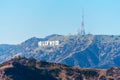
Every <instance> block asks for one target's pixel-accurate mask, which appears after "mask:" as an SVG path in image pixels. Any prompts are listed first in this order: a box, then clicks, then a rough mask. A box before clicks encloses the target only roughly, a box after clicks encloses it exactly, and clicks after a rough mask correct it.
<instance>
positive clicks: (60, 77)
mask: <svg viewBox="0 0 120 80" xmlns="http://www.w3.org/2000/svg"><path fill="white" fill-rule="evenodd" d="M0 80H120V68H117V67H113V68H110V69H108V70H102V69H101V70H100V69H99V70H97V69H80V68H77V67H70V66H67V65H63V64H57V63H48V62H45V61H39V60H36V59H34V58H25V57H20V56H17V57H15V58H12V59H11V60H9V61H7V62H4V63H3V64H1V65H0Z"/></svg>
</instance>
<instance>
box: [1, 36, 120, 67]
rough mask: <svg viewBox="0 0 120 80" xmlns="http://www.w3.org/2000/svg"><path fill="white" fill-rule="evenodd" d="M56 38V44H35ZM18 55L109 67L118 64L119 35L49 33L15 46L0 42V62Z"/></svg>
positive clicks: (79, 64)
mask: <svg viewBox="0 0 120 80" xmlns="http://www.w3.org/2000/svg"><path fill="white" fill-rule="evenodd" d="M54 40H59V41H60V45H59V46H54V47H52V46H49V47H39V46H38V42H39V41H54ZM16 55H22V56H25V57H34V58H36V59H37V60H44V61H48V62H56V63H62V64H67V65H70V66H78V67H81V68H110V67H114V66H117V67H119V66H120V36H115V35H84V36H80V35H66V36H65V35H57V34H54V35H50V36H47V37H45V38H36V37H33V38H31V39H28V40H26V41H25V42H23V43H21V44H19V45H4V44H2V45H0V63H2V62H5V61H7V60H9V59H10V58H12V57H14V56H16Z"/></svg>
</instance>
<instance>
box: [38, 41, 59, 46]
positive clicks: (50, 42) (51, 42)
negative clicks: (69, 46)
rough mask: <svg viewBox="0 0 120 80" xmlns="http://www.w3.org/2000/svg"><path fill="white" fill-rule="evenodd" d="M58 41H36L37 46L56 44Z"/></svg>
mask: <svg viewBox="0 0 120 80" xmlns="http://www.w3.org/2000/svg"><path fill="white" fill-rule="evenodd" d="M58 45H59V41H40V42H38V46H40V47H41V46H58Z"/></svg>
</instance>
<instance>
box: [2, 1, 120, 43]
mask: <svg viewBox="0 0 120 80" xmlns="http://www.w3.org/2000/svg"><path fill="white" fill-rule="evenodd" d="M83 8H84V15H85V29H86V33H89V32H90V33H92V34H108V35H110V34H113V35H120V22H119V21H120V0H0V37H1V38H0V44H5V43H6V44H18V43H21V42H23V41H24V40H26V39H29V38H31V37H34V36H35V37H39V38H40V37H45V36H47V35H50V34H65V35H67V34H69V33H71V34H75V33H76V31H77V29H79V28H80V24H81V15H82V9H83Z"/></svg>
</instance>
